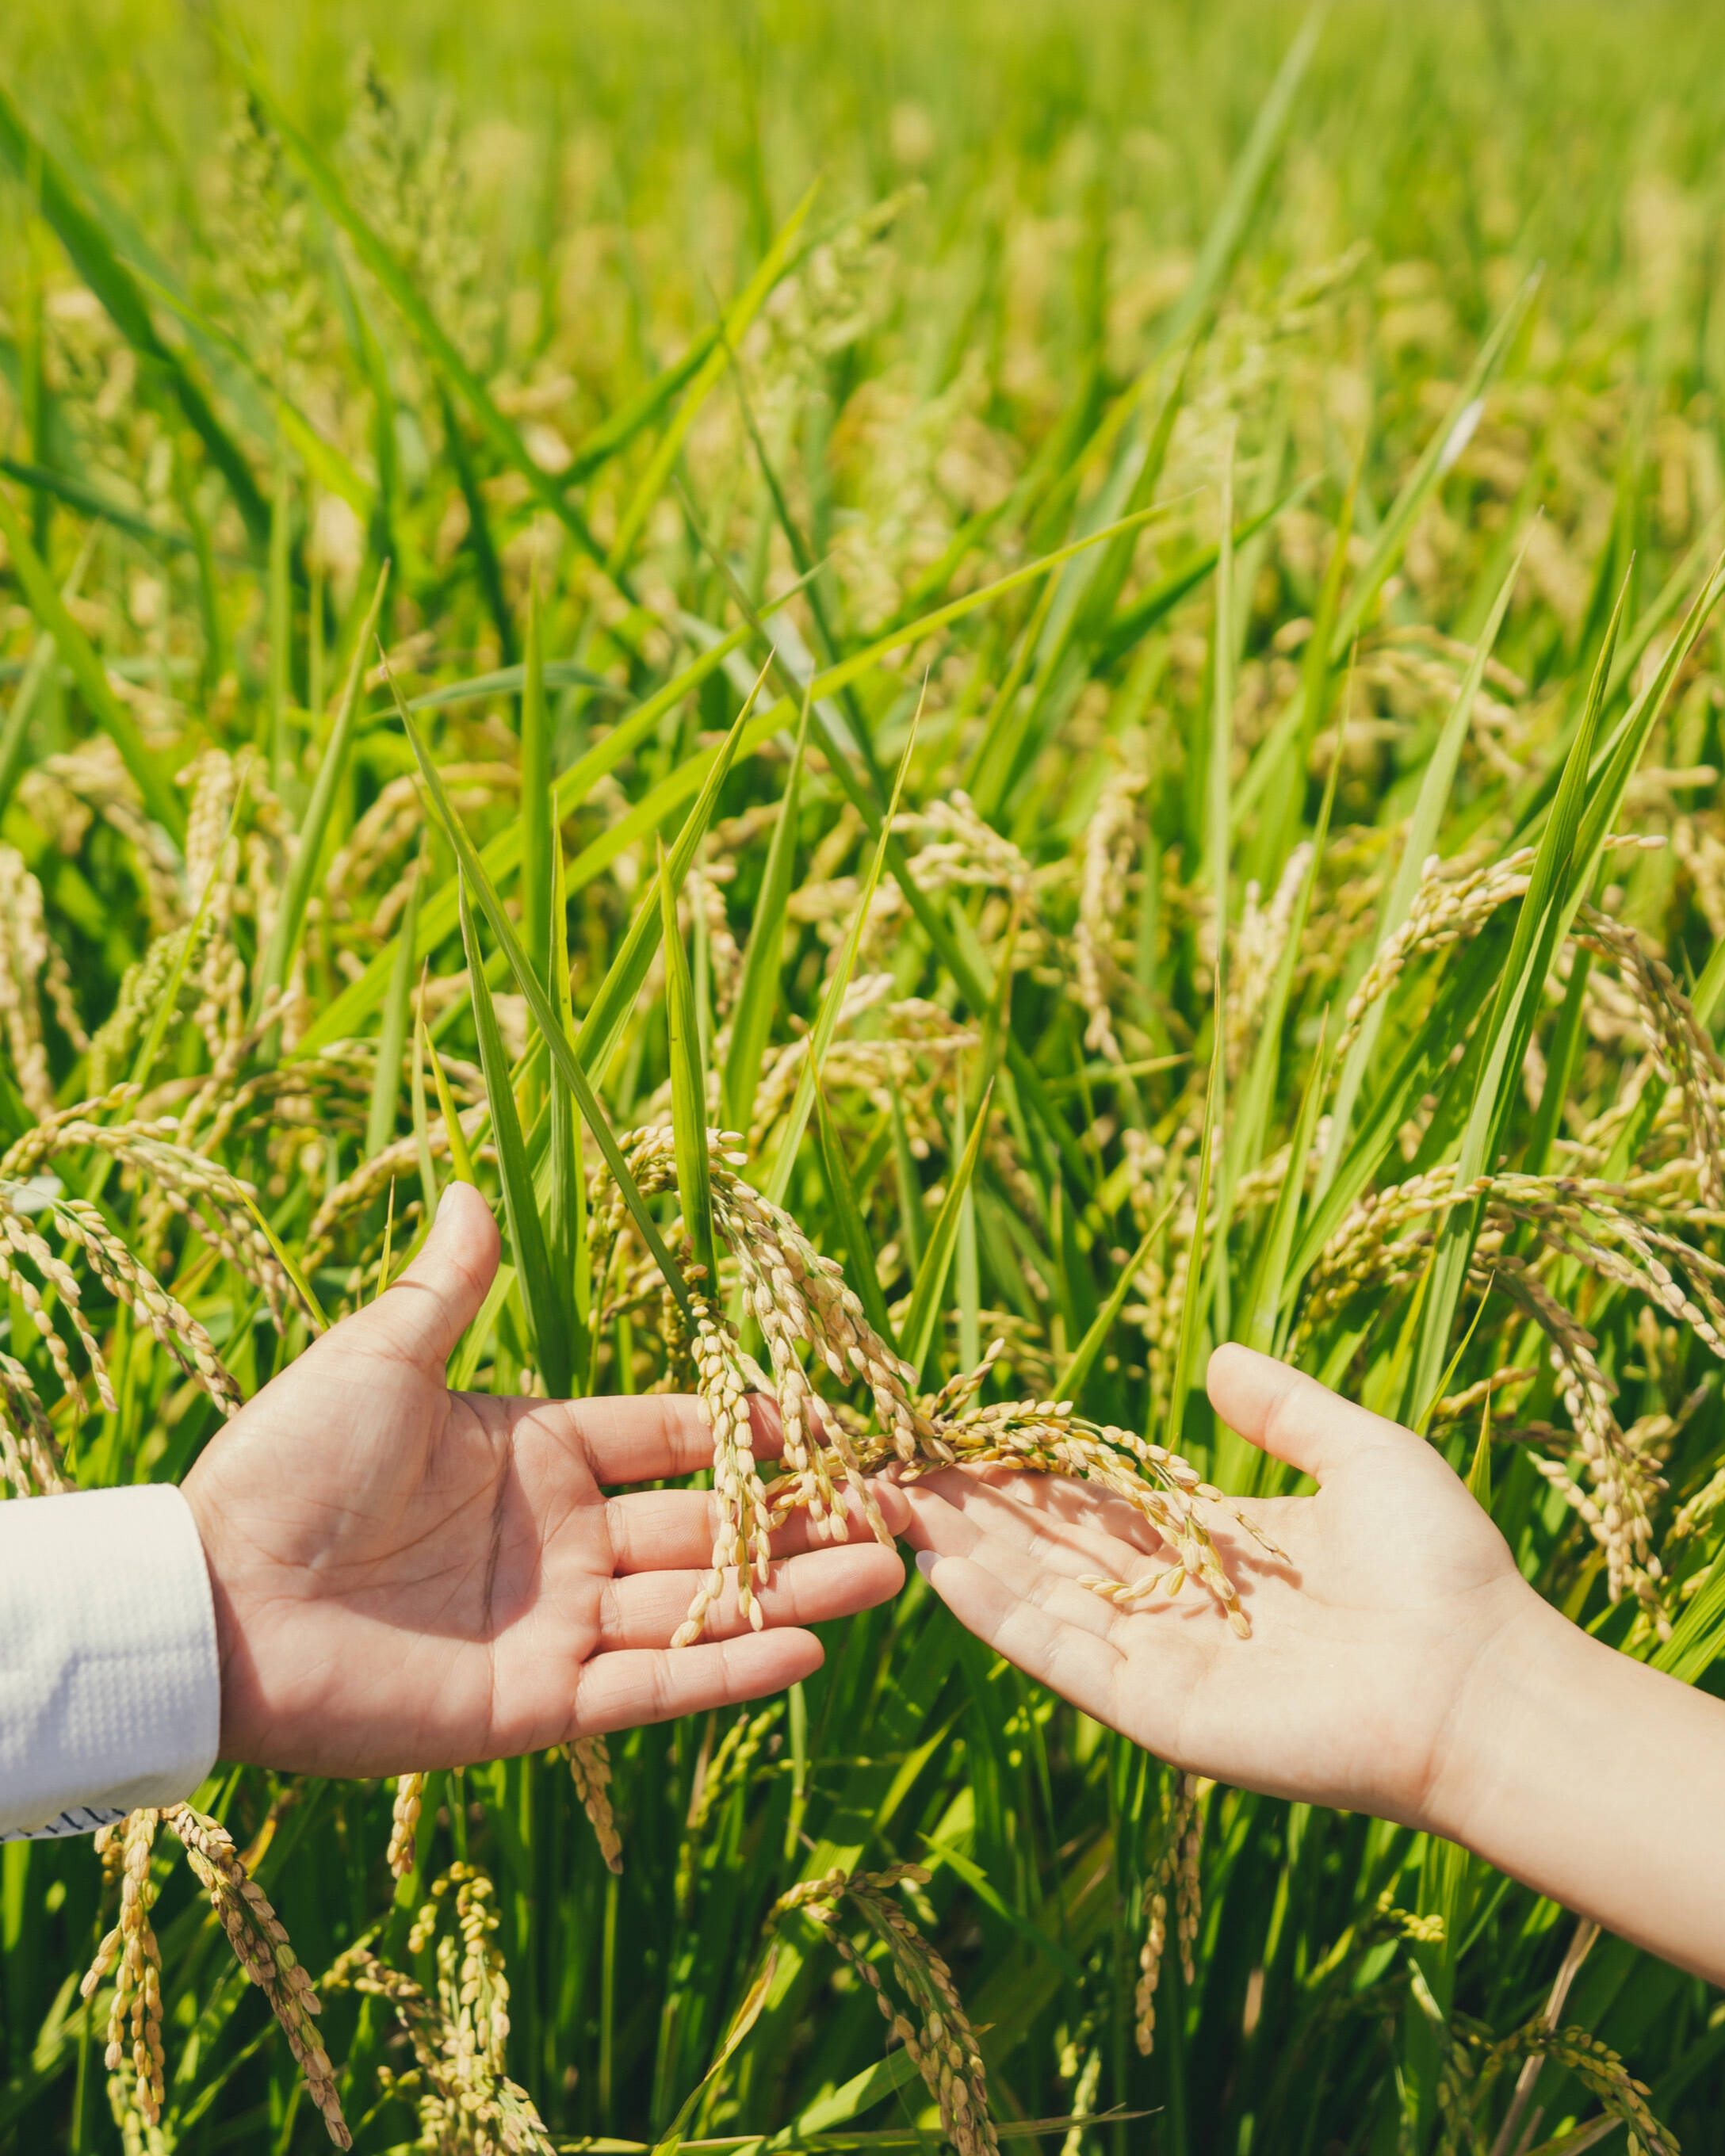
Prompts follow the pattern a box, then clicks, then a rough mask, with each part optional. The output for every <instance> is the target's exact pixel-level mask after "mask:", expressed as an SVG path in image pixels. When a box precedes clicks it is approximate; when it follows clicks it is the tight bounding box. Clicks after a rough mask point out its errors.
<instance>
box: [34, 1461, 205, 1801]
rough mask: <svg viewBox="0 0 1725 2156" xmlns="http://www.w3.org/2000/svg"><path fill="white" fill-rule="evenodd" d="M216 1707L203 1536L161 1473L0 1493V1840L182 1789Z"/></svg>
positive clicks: (200, 1765) (187, 1789) (194, 1777)
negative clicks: (83, 1487)
mask: <svg viewBox="0 0 1725 2156" xmlns="http://www.w3.org/2000/svg"><path fill="white" fill-rule="evenodd" d="M221 1707H222V1686H221V1667H220V1664H219V1662H218V1658H217V1653H216V1619H215V1609H214V1606H213V1604H212V1602H211V1599H210V1588H209V1574H208V1571H207V1569H206V1568H205V1565H204V1561H203V1544H202V1543H200V1541H199V1540H198V1527H197V1523H196V1522H195V1521H194V1520H193V1517H192V1509H191V1507H190V1506H188V1505H187V1502H186V1501H185V1499H184V1498H183V1497H182V1496H181V1495H180V1493H179V1491H177V1489H175V1488H174V1487H173V1486H172V1484H169V1483H145V1484H141V1485H139V1486H137V1487H136V1488H132V1489H125V1490H90V1491H77V1492H74V1494H72V1495H71V1496H64V1497H29V1498H23V1499H13V1500H11V1501H8V1502H6V1503H3V1504H0V1840H15V1839H17V1838H18V1837H19V1836H20V1835H25V1836H30V1837H36V1836H41V1835H61V1834H82V1833H88V1832H90V1830H92V1829H94V1828H95V1827H98V1826H100V1825H103V1824H104V1823H105V1821H107V1820H114V1819H118V1818H120V1817H121V1816H123V1815H124V1814H126V1812H128V1811H131V1810H132V1809H135V1808H136V1806H138V1805H140V1804H173V1803H176V1802H177V1800H178V1799H180V1798H182V1797H186V1796H189V1795H190V1794H191V1793H192V1791H193V1789H196V1788H197V1786H198V1784H199V1783H200V1782H201V1781H202V1780H203V1778H204V1776H205V1775H206V1774H208V1772H209V1770H210V1768H211V1767H212V1766H213V1764H214V1763H215V1757H216V1743H217V1739H218V1735H219V1733H220V1729H221V1718H222V1717H221Z"/></svg>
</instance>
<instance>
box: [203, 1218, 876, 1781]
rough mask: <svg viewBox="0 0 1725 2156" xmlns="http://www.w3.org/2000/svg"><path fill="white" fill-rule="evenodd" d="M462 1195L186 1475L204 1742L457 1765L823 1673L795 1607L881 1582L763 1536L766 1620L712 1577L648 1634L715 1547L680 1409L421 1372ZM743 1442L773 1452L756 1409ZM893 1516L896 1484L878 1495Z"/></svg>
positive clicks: (833, 1558)
mask: <svg viewBox="0 0 1725 2156" xmlns="http://www.w3.org/2000/svg"><path fill="white" fill-rule="evenodd" d="M497 1256H498V1237H497V1229H496V1226H495V1223H494V1221H493V1220H492V1218H491V1215H490V1211H489V1210H488V1209H487V1208H486V1206H485V1202H484V1200H483V1199H481V1198H480V1195H479V1193H478V1192H477V1191H475V1190H474V1189H472V1188H470V1187H468V1186H467V1185H465V1184H462V1183H456V1184H454V1185H452V1186H451V1187H450V1188H449V1190H448V1191H447V1192H446V1193H444V1203H443V1206H442V1208H441V1209H440V1211H439V1214H438V1218H437V1220H436V1223H435V1224H434V1228H433V1229H432V1232H431V1234H430V1235H429V1237H428V1238H427V1240H426V1243H425V1246H424V1250H422V1251H421V1253H420V1255H419V1256H418V1258H417V1259H416V1260H415V1261H414V1262H413V1265H410V1266H409V1267H408V1269H407V1270H406V1272H405V1273H404V1274H403V1276H402V1278H401V1280H400V1281H398V1283H397V1284H396V1285H395V1286H393V1287H392V1288H390V1289H389V1290H388V1292H387V1293H386V1294H385V1295H383V1296H382V1297H380V1298H379V1300H378V1301H376V1302H374V1303H372V1305H371V1306H369V1307H368V1308H367V1309H365V1310H363V1311H361V1312H357V1313H356V1314H355V1315H354V1316H352V1317H348V1318H345V1319H344V1320H343V1321H342V1322H341V1324H339V1325H337V1326H335V1327H332V1328H331V1330H330V1331H329V1332H327V1333H326V1334H325V1335H324V1336H323V1337H322V1338H321V1339H319V1340H318V1341H316V1342H315V1343H314V1344H313V1345H312V1347H311V1348H310V1349H308V1351H307V1352H306V1353H305V1354H304V1355H302V1356H300V1358H299V1359H298V1360H297V1361H296V1362H295V1363H292V1364H291V1365H290V1367H289V1368H287V1369H285V1370H284V1371H283V1372H282V1373H281V1374H280V1376H279V1377H278V1378H275V1380H274V1382H273V1383H270V1385H268V1386H266V1387H265V1388H264V1390H263V1391H262V1392H261V1393H259V1395H258V1396H257V1398H256V1399H254V1400H252V1401H250V1402H249V1404H247V1405H246V1406H245V1407H244V1409H242V1410H241V1411H240V1413H239V1414H237V1415H236V1416H235V1417H234V1419H233V1421H232V1422H230V1423H229V1424H228V1426H227V1427H226V1429H225V1430H223V1431H222V1432H221V1433H220V1435H218V1436H217V1437H216V1438H215V1439H214V1440H213V1442H212V1443H211V1444H210V1445H208V1448H207V1449H206V1450H205V1451H204V1452H203V1455H202V1456H201V1457H200V1458H199V1460H198V1464H197V1465H196V1466H195V1467H194V1468H193V1471H192V1472H191V1474H190V1475H189V1476H187V1479H186V1481H185V1484H184V1486H183V1487H184V1491H185V1495H186V1499H187V1502H188V1503H189V1504H190V1506H191V1507H192V1510H193V1515H194V1516H195V1517H196V1519H197V1522H198V1532H199V1533H200V1535H201V1536H202V1537H203V1548H204V1554H205V1557H206V1558H207V1560H208V1568H209V1576H210V1585H211V1589H212V1592H213V1597H214V1601H215V1610H216V1626H217V1634H218V1646H219V1651H220V1655H221V1666H222V1739H221V1747H222V1756H223V1758H227V1759H232V1760H236V1761H246V1762H250V1763H255V1764H258V1765H261V1766H270V1767H275V1768H282V1769H290V1770H294V1771H299V1772H306V1773H312V1774H342V1775H347V1774H353V1775H377V1774H399V1773H403V1772H405V1771H408V1770H410V1769H414V1768H432V1767H439V1766H454V1765H458V1764H461V1763H465V1762H467V1761H470V1760H474V1759H493V1758H506V1757H510V1756H512V1755H514V1754H516V1753H522V1752H528V1751H533V1750H536V1749H538V1748H541V1747H543V1746H547V1745H551V1744H557V1743H566V1742H567V1741H568V1740H569V1739H571V1738H577V1737H583V1736H592V1735H594V1734H597V1733H598V1732H603V1731H605V1730H610V1729H620V1728H628V1727H635V1726H636V1725H638V1724H639V1723H642V1722H658V1721H663V1720H666V1719H669V1718H670V1717H672V1716H675V1715H681V1714H695V1713H700V1712H704V1711H705V1710H706V1709H707V1708H709V1707H727V1706H732V1705H735V1704H737V1702H742V1701H744V1700H752V1699H757V1698H759V1697H762V1695H763V1694H765V1693H768V1692H773V1691H779V1690H781V1689H783V1686H787V1685H788V1684H792V1683H793V1682H795V1681H797V1680H798V1678H802V1677H806V1676H809V1675H810V1674H812V1672H813V1671H815V1670H816V1669H818V1668H819V1666H820V1662H821V1647H820V1643H819V1640H816V1638H815V1637H814V1635H813V1633H811V1632H809V1631H808V1630H805V1629H803V1628H804V1627H806V1626H807V1625H811V1624H814V1623H817V1622H821V1621H824V1620H828V1619H831V1618H835V1617H845V1616H849V1615H850V1614H854V1613H855V1611H857V1610H860V1609H866V1608H868V1607H870V1605H871V1604H875V1603H877V1602H881V1601H884V1600H886V1599H887V1598H888V1597H889V1596H891V1594H895V1593H896V1591H897V1589H898V1588H899V1587H900V1585H901V1584H902V1581H903V1578H904V1568H903V1566H902V1564H901V1561H900V1559H899V1557H898V1555H897V1553H896V1551H894V1550H891V1549H886V1548H881V1547H880V1545H879V1544H877V1543H875V1542H874V1541H873V1540H872V1538H870V1537H869V1536H868V1531H867V1529H866V1528H865V1527H860V1525H859V1524H858V1523H857V1522H855V1521H853V1522H850V1530H851V1533H852V1536H853V1537H854V1538H853V1539H852V1540H851V1541H850V1543H839V1544H836V1545H834V1544H828V1545H824V1546H822V1547H818V1548H811V1547H810V1545H809V1537H808V1535H807V1532H806V1528H805V1527H803V1526H801V1525H800V1524H793V1525H792V1526H791V1527H788V1528H787V1529H786V1530H785V1531H784V1532H783V1533H782V1534H781V1535H780V1536H779V1537H778V1538H777V1540H776V1542H775V1545H774V1551H775V1562H774V1564H773V1573H772V1578H771V1580H770V1582H769V1584H768V1586H767V1588H766V1589H765V1590H764V1592H763V1594H762V1597H761V1600H762V1608H763V1610H764V1614H765V1616H766V1620H767V1627H768V1629H766V1630H763V1631H760V1632H753V1631H751V1630H750V1629H749V1626H748V1625H747V1621H746V1620H743V1619H742V1616H741V1615H740V1614H739V1611H738V1609H737V1599H736V1594H735V1589H734V1584H733V1585H732V1586H729V1587H727V1589H726V1594H725V1597H724V1599H722V1601H721V1603H720V1604H718V1605H717V1606H716V1609H714V1611H713V1612H712V1615H711V1620H710V1623H709V1635H708V1637H707V1639H706V1640H703V1641H702V1642H701V1643H700V1644H699V1645H695V1646H691V1647H680V1648H678V1649H675V1650H671V1648H670V1645H669V1643H670V1636H671V1634H672V1633H673V1632H674V1631H675V1629H676V1627H677V1626H678V1625H679V1624H680V1623H681V1621H682V1620H683V1618H684V1615H685V1613H686V1611H687V1609H688V1604H689V1601H690V1598H691V1595H692V1594H693V1593H694V1591H695V1587H696V1581H697V1579H698V1578H699V1577H700V1575H701V1573H703V1572H705V1570H706V1568H707V1565H708V1563H709V1561H710V1558H711V1548H712V1534H713V1518H712V1507H711V1498H710V1497H709V1496H707V1494H706V1493H705V1492H703V1491H695V1490H660V1491H634V1492H628V1493H625V1494H622V1495H617V1494H613V1491H614V1486H616V1485H619V1484H628V1483H636V1482H647V1481H659V1480H660V1479H662V1478H665V1477H670V1476H680V1475H687V1474H690V1473H691V1472H692V1471H694V1470H695V1469H696V1468H698V1467H702V1466H709V1465H710V1464H711V1458H712V1444H711V1436H710V1435H709V1434H708V1432H707V1430H706V1426H705V1424H703V1423H702V1421H701V1417H700V1414H699V1411H698V1407H697V1403H696V1401H695V1400H694V1399H687V1398H678V1397H672V1396H668V1395H663V1394H658V1395H648V1396H643V1397H640V1398H636V1399H610V1400H558V1401H547V1400H531V1399H492V1398H490V1397H489V1396H488V1395H486V1394H477V1393H452V1392H450V1391H449V1388H448V1386H447V1385H446V1384H445V1383H444V1364H445V1363H446V1362H447V1360H448V1358H449V1355H450V1353H451V1352H452V1351H453V1349H454V1346H455V1343H456V1342H457V1340H458V1339H459V1337H460V1335H461V1332H462V1330H463V1328H464V1327H465V1326H466V1324H467V1323H468V1321H469V1320H470V1318H471V1317H473V1315H474V1313H475V1312H476V1311H477V1310H478V1308H479V1306H480V1302H481V1301H483V1300H484V1297H485V1291H486V1289H487V1288H488V1287H489V1286H490V1281H491V1277H492V1275H493V1274H494V1272H495V1270H496V1265H497ZM756 1414H757V1421H756V1434H757V1444H756V1452H757V1458H762V1457H766V1456H768V1455H771V1454H773V1453H776V1451H777V1450H778V1431H777V1426H776V1424H773V1422H772V1421H771V1420H770V1418H769V1415H768V1411H767V1410H765V1409H760V1408H758V1407H757V1410H756ZM879 1497H880V1504H881V1509H882V1512H883V1513H884V1514H885V1516H886V1522H887V1525H888V1527H890V1528H891V1529H893V1530H894V1531H895V1532H901V1531H902V1530H903V1529H904V1528H905V1527H906V1525H907V1523H908V1508H907V1507H906V1504H905V1501H904V1499H903V1497H902V1496H901V1493H900V1492H899V1491H896V1489H893V1488H891V1487H890V1486H886V1485H882V1486H880V1491H879Z"/></svg>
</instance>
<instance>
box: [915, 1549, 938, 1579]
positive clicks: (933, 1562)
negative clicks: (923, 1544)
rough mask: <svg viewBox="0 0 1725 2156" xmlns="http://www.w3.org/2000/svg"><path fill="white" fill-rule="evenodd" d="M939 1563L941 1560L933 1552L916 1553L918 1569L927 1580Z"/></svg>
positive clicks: (919, 1551) (922, 1551) (920, 1551)
mask: <svg viewBox="0 0 1725 2156" xmlns="http://www.w3.org/2000/svg"><path fill="white" fill-rule="evenodd" d="M938 1563H940V1559H939V1558H937V1556H936V1555H935V1553H934V1552H933V1551H932V1550H918V1551H917V1553H916V1569H917V1571H918V1572H920V1573H922V1577H923V1578H925V1579H927V1578H928V1576H929V1575H930V1573H932V1571H933V1570H934V1568H935V1567H936V1566H937V1564H938Z"/></svg>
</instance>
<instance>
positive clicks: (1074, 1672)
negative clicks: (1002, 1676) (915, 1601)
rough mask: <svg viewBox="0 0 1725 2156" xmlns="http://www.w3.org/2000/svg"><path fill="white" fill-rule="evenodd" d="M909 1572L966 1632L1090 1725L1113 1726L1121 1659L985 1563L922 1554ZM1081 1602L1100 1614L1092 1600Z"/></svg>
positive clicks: (1101, 1639)
mask: <svg viewBox="0 0 1725 2156" xmlns="http://www.w3.org/2000/svg"><path fill="white" fill-rule="evenodd" d="M916 1568H917V1570H918V1571H919V1572H921V1573H922V1575H923V1577H924V1578H926V1579H927V1582H928V1584H929V1585H930V1586H931V1587H932V1589H934V1591H935V1593H936V1594H937V1595H939V1597H940V1599H941V1600H942V1602H944V1603H945V1604H946V1605H947V1609H950V1610H951V1611H952V1614H953V1615H954V1616H955V1617H956V1618H957V1620H958V1621H959V1623H960V1624H961V1625H963V1626H964V1628H965V1630H967V1631H969V1632H973V1633H974V1634H975V1635H976V1636H977V1638H978V1639H979V1640H982V1641H983V1642H984V1644H985V1645H988V1646H991V1647H993V1650H994V1651H995V1652H996V1653H997V1654H1000V1655H1005V1657H1006V1659H1007V1661H1009V1662H1012V1663H1014V1664H1015V1665H1016V1666H1017V1667H1018V1668H1019V1669H1021V1670H1022V1671H1024V1674H1025V1676H1032V1677H1034V1678H1035V1679H1036V1680H1037V1681H1038V1682H1039V1683H1040V1684H1045V1685H1047V1686H1050V1688H1051V1689H1052V1690H1053V1691H1057V1692H1059V1693H1060V1695H1061V1697H1063V1698H1065V1699H1069V1700H1070V1701H1071V1702H1072V1704H1073V1705H1074V1706H1075V1707H1081V1708H1082V1709H1083V1711H1084V1712H1085V1713H1086V1714H1088V1715H1091V1716H1093V1717H1095V1718H1096V1720H1097V1721H1098V1722H1113V1721H1114V1720H1115V1717H1116V1715H1117V1711H1118V1710H1117V1707H1116V1706H1115V1703H1114V1690H1115V1683H1116V1678H1117V1672H1118V1671H1119V1669H1120V1667H1121V1665H1122V1662H1123V1661H1124V1659H1125V1658H1124V1656H1123V1655H1122V1654H1121V1651H1120V1650H1119V1649H1118V1648H1117V1646H1115V1645H1113V1644H1112V1642H1111V1640H1107V1639H1106V1638H1104V1637H1103V1636H1101V1635H1100V1634H1098V1633H1096V1632H1093V1631H1091V1630H1090V1629H1089V1628H1088V1626H1086V1625H1077V1624H1074V1623H1073V1622H1072V1621H1071V1620H1070V1618H1069V1617H1068V1616H1067V1615H1066V1614H1065V1613H1064V1611H1062V1610H1061V1609H1057V1608H1053V1607H1050V1605H1049V1604H1046V1603H1043V1602H1038V1601H1035V1600H1033V1599H1029V1597H1027V1596H1025V1595H1024V1594H1019V1593H1018V1592H1016V1591H1015V1589H1014V1585H1013V1584H1012V1583H1011V1582H1010V1581H1009V1580H1008V1579H1007V1578H1004V1577H1003V1576H1002V1574H1001V1573H1000V1572H999V1570H998V1569H996V1568H995V1567H994V1566H993V1564H988V1563H976V1562H975V1561H974V1560H973V1559H972V1558H968V1557H938V1556H936V1555H935V1554H934V1553H932V1552H925V1553H923V1554H922V1555H920V1556H919V1557H918V1558H917V1559H916ZM1068 1591H1070V1593H1072V1594H1085V1593H1086V1590H1085V1589H1083V1588H1081V1587H1080V1588H1073V1589H1070V1590H1068ZM1087 1599H1089V1600H1091V1601H1092V1602H1095V1603H1096V1606H1097V1607H1098V1608H1099V1609H1104V1610H1105V1611H1106V1604H1103V1603H1101V1601H1100V1600H1099V1599H1098V1598H1097V1597H1096V1596H1094V1595H1091V1596H1088V1597H1087Z"/></svg>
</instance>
